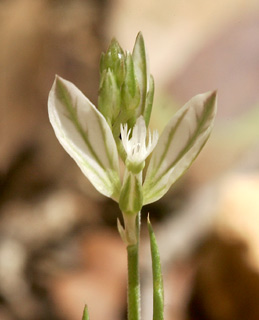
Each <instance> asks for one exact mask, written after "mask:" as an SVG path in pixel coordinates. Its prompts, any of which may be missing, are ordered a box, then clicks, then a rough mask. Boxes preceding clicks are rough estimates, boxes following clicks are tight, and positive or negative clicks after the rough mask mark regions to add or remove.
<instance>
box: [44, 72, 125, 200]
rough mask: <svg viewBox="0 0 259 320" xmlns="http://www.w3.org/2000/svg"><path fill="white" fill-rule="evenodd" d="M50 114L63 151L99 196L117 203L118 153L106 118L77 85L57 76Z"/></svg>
mask: <svg viewBox="0 0 259 320" xmlns="http://www.w3.org/2000/svg"><path fill="white" fill-rule="evenodd" d="M48 111H49V118H50V122H51V124H52V126H53V129H54V131H55V134H56V136H57V138H58V140H59V142H60V143H61V145H62V146H63V148H64V149H65V150H66V151H67V152H68V154H69V155H70V156H71V157H72V158H73V159H74V160H75V161H76V163H77V164H78V166H79V167H80V169H81V170H82V172H83V173H84V175H85V176H86V177H87V178H88V179H89V180H90V182H91V183H92V184H93V185H94V187H95V188H96V189H97V190H98V191H99V192H100V193H102V194H104V195H105V196H107V197H111V198H113V199H114V200H117V201H118V199H119V193H120V178H119V160H118V152H117V147H116V143H115V141H114V138H113V135H112V132H111V129H110V127H109V125H108V123H107V122H106V120H105V118H104V117H103V115H102V114H101V113H100V112H99V111H98V110H97V109H96V108H95V106H94V105H93V104H92V103H91V102H90V101H89V100H88V99H87V98H86V97H85V96H84V95H83V93H82V92H81V91H80V90H79V89H78V88H77V87H76V86H75V85H73V84H72V83H71V82H69V81H66V80H64V79H62V78H61V77H58V76H57V77H56V79H55V82H54V84H53V86H52V89H51V91H50V94H49V100H48Z"/></svg>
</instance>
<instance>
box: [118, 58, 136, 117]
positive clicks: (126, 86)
mask: <svg viewBox="0 0 259 320" xmlns="http://www.w3.org/2000/svg"><path fill="white" fill-rule="evenodd" d="M121 100H122V108H123V109H124V110H125V111H126V112H127V111H129V110H134V109H136V108H137V107H138V105H139V101H140V90H139V86H138V83H137V80H136V76H135V71H134V63H133V59H132V56H131V54H130V53H129V52H127V54H126V74H125V79H124V83H123V85H122V90H121Z"/></svg>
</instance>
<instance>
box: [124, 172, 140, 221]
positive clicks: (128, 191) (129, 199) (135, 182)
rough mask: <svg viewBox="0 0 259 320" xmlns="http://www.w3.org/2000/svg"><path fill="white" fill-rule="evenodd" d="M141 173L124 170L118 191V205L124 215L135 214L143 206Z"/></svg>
mask: <svg viewBox="0 0 259 320" xmlns="http://www.w3.org/2000/svg"><path fill="white" fill-rule="evenodd" d="M140 177H141V175H140V174H139V175H135V174H133V173H131V172H128V171H127V172H126V173H125V177H124V182H123V186H122V189H121V193H120V199H119V206H120V209H121V211H122V212H123V213H124V215H136V214H137V213H138V212H139V211H140V210H141V208H142V206H143V192H142V183H141V178H140Z"/></svg>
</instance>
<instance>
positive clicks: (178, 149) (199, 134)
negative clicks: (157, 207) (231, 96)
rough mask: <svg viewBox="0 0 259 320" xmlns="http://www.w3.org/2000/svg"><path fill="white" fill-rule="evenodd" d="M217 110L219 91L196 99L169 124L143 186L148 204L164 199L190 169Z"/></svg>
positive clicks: (182, 109)
mask: <svg viewBox="0 0 259 320" xmlns="http://www.w3.org/2000/svg"><path fill="white" fill-rule="evenodd" d="M215 113H216V92H207V93H204V94H200V95H197V96H195V97H194V98H192V99H191V100H190V101H189V102H188V103H187V104H186V105H185V106H184V107H183V108H181V109H180V110H179V111H178V112H177V113H176V114H175V116H174V117H173V118H172V119H171V121H170V122H169V123H168V125H167V126H166V128H165V130H164V132H163V133H162V135H161V137H160V138H159V140H158V143H157V146H156V148H155V150H154V151H153V154H152V157H151V159H150V163H149V166H148V170H147V173H146V178H145V182H144V185H143V192H144V204H148V203H151V202H154V201H156V200H158V199H160V198H161V197H162V196H163V195H164V194H165V193H166V192H167V191H168V189H169V188H170V186H171V185H172V184H173V183H174V182H175V181H176V180H177V179H178V178H179V177H180V176H181V175H182V174H183V173H184V172H185V171H186V170H187V169H188V168H189V166H190V165H191V164H192V162H193V161H194V159H195V158H196V157H197V155H198V154H199V152H200V151H201V149H202V147H203V146H204V144H205V143H206V141H207V139H208V137H209V135H210V132H211V129H212V126H213V122H214V118H215Z"/></svg>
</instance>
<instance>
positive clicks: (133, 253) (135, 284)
mask: <svg viewBox="0 0 259 320" xmlns="http://www.w3.org/2000/svg"><path fill="white" fill-rule="evenodd" d="M136 224H137V233H138V235H137V243H136V244H134V245H129V246H128V247H127V253H128V320H140V281H139V280H140V277H139V254H138V252H139V229H140V213H139V214H138V216H137V219H136Z"/></svg>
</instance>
